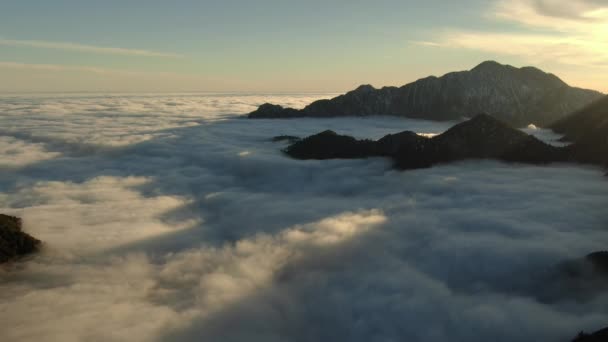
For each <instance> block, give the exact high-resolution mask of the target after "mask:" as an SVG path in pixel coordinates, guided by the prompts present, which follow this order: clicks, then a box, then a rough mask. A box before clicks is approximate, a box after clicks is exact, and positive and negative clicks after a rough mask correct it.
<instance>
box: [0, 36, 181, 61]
mask: <svg viewBox="0 0 608 342" xmlns="http://www.w3.org/2000/svg"><path fill="white" fill-rule="evenodd" d="M0 45H4V46H15V47H21V46H23V47H32V48H40V49H55V50H67V51H78V52H88V53H96V54H110V55H123V56H141V57H163V58H182V57H183V56H182V55H179V54H173V53H165V52H156V51H148V50H139V49H125V48H115V47H102V46H94V45H84V44H76V43H69V42H49V41H42V40H16V39H1V38H0Z"/></svg>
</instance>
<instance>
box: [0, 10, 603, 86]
mask: <svg viewBox="0 0 608 342" xmlns="http://www.w3.org/2000/svg"><path fill="white" fill-rule="evenodd" d="M605 3H606V2H605V1H601V0H573V1H570V2H564V1H561V0H559V1H557V0H493V1H480V0H463V1H439V0H430V1H425V2H424V3H423V2H421V1H410V0H402V1H392V0H383V1H382V0H379V1H373V2H372V1H342V0H339V1H331V2H330V1H316V0H313V1H306V2H303V1H273V0H261V1H236V0H225V1H204V0H203V1H191V0H181V1H180V0H177V1H157V0H151V1H113V0H112V1H85V0H81V1H67V0H54V1H32V0H5V1H3V2H2V3H0V77H2V78H3V79H5V80H6V79H10V80H12V82H3V83H4V84H2V85H0V91H3V92H10V91H272V92H274V91H284V92H290V91H344V90H348V89H350V88H353V87H355V86H356V85H358V84H362V83H371V84H373V85H375V86H383V85H401V84H404V83H408V82H410V81H413V80H415V79H417V78H419V77H424V76H427V75H430V74H435V75H439V74H442V73H445V72H448V71H452V70H464V69H470V68H472V67H474V66H475V65H476V64H478V63H479V62H481V61H483V60H487V59H493V60H497V61H500V62H503V63H509V64H514V65H518V66H520V65H536V66H539V67H541V68H543V69H545V70H547V71H550V72H553V73H555V74H557V75H558V76H561V77H562V78H563V79H564V80H566V81H567V82H569V83H572V84H573V85H578V86H582V87H589V88H595V89H599V90H603V91H606V90H608V86H604V84H608V82H606V81H608V79H607V78H608V77H605V76H603V74H606V68H607V67H608V42H607V38H606V37H607V36H608V29H607V24H606V23H607V22H608V4H605Z"/></svg>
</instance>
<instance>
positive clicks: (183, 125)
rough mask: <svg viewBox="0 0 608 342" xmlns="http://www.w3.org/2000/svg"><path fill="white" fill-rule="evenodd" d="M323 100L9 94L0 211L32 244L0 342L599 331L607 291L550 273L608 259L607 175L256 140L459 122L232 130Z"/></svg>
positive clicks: (505, 337)
mask: <svg viewBox="0 0 608 342" xmlns="http://www.w3.org/2000/svg"><path fill="white" fill-rule="evenodd" d="M330 96H331V94H307V95H253V94H252V95H248V94H206V95H201V94H147V95H145V94H144V95H135V94H132V95H124V94H123V95H101V94H100V95H97V94H88V95H87V94H65V95H48V94H47V95H14V96H3V97H1V98H0V213H6V214H13V215H18V216H21V217H22V218H23V219H24V225H25V230H26V231H27V232H28V233H30V234H32V235H34V236H36V237H37V238H39V239H41V240H43V241H44V249H43V250H42V252H41V253H40V254H38V255H35V256H32V257H28V258H27V259H26V260H25V261H23V262H19V263H13V264H9V265H5V266H2V268H0V313H1V315H2V319H0V340H1V341H41V340H43V341H62V342H70V341H145V342H148V341H228V342H229V341H285V342H287V341H294V342H295V341H311V342H313V341H314V342H317V341H362V342H363V341H365V342H369V341H383V342H384V341H509V342H512V341H567V340H569V338H571V337H573V336H574V335H575V334H576V333H577V332H578V331H580V330H595V329H598V328H601V327H603V326H605V325H606V323H607V322H608V294H603V293H601V292H597V293H592V294H588V295H585V296H581V295H580V294H576V293H572V291H566V290H564V288H565V287H563V286H560V284H559V278H556V276H555V275H556V266H557V265H558V264H559V263H561V262H563V261H566V260H569V259H576V258H580V257H582V256H584V255H586V254H588V253H590V252H592V251H597V250H602V249H606V242H607V241H608V211H606V210H605V208H606V204H607V202H608V179H606V177H604V176H603V174H602V172H601V170H599V169H595V168H592V167H580V166H574V165H553V166H545V167H535V166H528V165H517V164H504V163H499V162H494V161H470V162H463V163H456V164H451V165H445V166H441V167H435V168H431V169H427V170H414V171H406V172H400V171H395V170H393V169H392V168H391V163H390V161H389V160H386V159H383V158H372V159H367V160H328V161H298V160H292V159H289V158H287V157H286V156H285V155H283V154H282V153H281V151H280V150H281V148H283V147H284V146H285V145H284V143H275V142H272V141H270V138H272V137H273V136H276V135H282V134H287V135H297V136H305V135H309V134H313V133H317V132H319V131H322V130H325V129H332V130H335V131H337V132H338V133H344V134H350V135H354V136H356V137H359V138H374V139H376V138H380V137H382V136H383V135H385V134H388V133H395V132H399V131H402V130H406V129H407V130H413V131H416V132H419V133H424V134H429V135H432V134H437V133H441V132H442V131H444V130H446V129H447V128H449V127H450V126H451V125H452V124H453V122H446V123H436V122H427V121H419V120H406V119H399V118H386V117H375V118H359V119H355V118H348V119H296V120H255V121H253V120H247V119H243V118H242V117H241V116H240V114H243V113H246V112H249V111H251V110H253V109H255V108H256V106H258V105H259V104H261V103H264V102H273V103H279V104H283V105H288V106H294V107H303V106H304V105H305V104H307V103H309V102H311V101H312V100H314V99H318V98H324V97H330ZM527 131H528V132H529V133H533V134H535V135H537V136H539V137H540V138H542V139H544V140H547V141H554V140H555V139H556V138H557V137H556V136H555V135H552V134H551V133H550V132H547V131H544V130H541V129H537V128H534V127H530V128H528V129H527Z"/></svg>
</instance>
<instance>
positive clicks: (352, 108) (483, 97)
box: [248, 61, 602, 126]
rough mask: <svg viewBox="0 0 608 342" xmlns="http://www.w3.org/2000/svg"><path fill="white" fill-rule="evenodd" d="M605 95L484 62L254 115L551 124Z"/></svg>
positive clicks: (548, 76) (531, 71)
mask: <svg viewBox="0 0 608 342" xmlns="http://www.w3.org/2000/svg"><path fill="white" fill-rule="evenodd" d="M601 96H602V94H601V93H599V92H596V91H592V90H585V89H580V88H574V87H570V86H568V85H567V84H566V83H565V82H563V81H562V80H560V79H559V78H558V77H557V76H555V75H553V74H548V73H545V72H543V71H541V70H539V69H536V68H533V67H524V68H515V67H512V66H509V65H502V64H499V63H497V62H493V61H488V62H483V63H481V64H480V65H478V66H477V67H475V68H473V69H472V70H470V71H461V72H453V73H449V74H446V75H444V76H442V77H434V76H431V77H427V78H423V79H420V80H418V81H416V82H413V83H410V84H407V85H404V86H402V87H399V88H398V87H384V88H381V89H376V88H374V87H372V86H371V85H362V86H360V87H358V88H357V89H355V90H353V91H351V92H348V93H346V94H344V95H340V96H338V97H335V98H333V99H330V100H319V101H315V102H313V103H311V104H310V105H308V106H307V107H305V108H304V109H300V110H298V109H293V108H283V107H281V106H277V105H272V104H269V103H266V104H263V105H262V106H260V107H259V108H258V109H257V110H255V111H253V112H251V113H250V114H249V115H248V117H249V118H252V119H257V118H295V117H339V116H370V115H393V116H402V117H409V118H419V119H427V120H459V119H462V118H464V117H467V116H468V115H469V114H470V113H479V112H485V113H489V114H490V115H491V116H493V117H496V118H498V119H500V120H502V121H505V122H507V123H509V124H511V125H515V126H525V125H528V124H530V123H534V124H536V125H539V126H545V125H547V124H549V123H551V122H554V121H556V120H558V119H560V118H563V117H565V116H566V115H567V114H570V113H572V112H573V111H575V110H578V109H580V108H582V107H584V106H586V105H588V104H590V103H591V102H593V101H594V100H597V99H598V98H600V97H601Z"/></svg>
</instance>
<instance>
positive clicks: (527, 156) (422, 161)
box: [276, 96, 608, 169]
mask: <svg viewBox="0 0 608 342" xmlns="http://www.w3.org/2000/svg"><path fill="white" fill-rule="evenodd" d="M554 129H555V130H556V131H558V132H561V133H563V134H565V138H566V139H568V140H570V141H571V142H572V143H571V144H570V145H568V146H564V147H556V146H552V145H549V144H547V143H545V142H543V141H541V140H538V139H537V138H535V137H534V136H532V135H528V134H526V133H524V132H522V131H520V130H518V129H516V128H514V127H512V126H510V125H509V124H507V123H505V122H503V121H501V120H499V119H496V118H494V117H492V116H490V115H488V114H479V115H477V116H475V117H473V118H472V119H470V120H467V121H464V122H462V123H459V124H457V125H455V126H453V127H452V128H450V129H449V130H447V131H446V132H444V133H442V134H440V135H437V136H435V137H432V138H428V137H424V136H420V135H418V134H416V133H415V132H410V131H404V132H400V133H397V134H389V135H386V136H384V137H383V138H381V139H379V140H377V141H374V140H357V139H355V138H353V137H350V136H346V135H339V134H337V133H335V132H333V131H324V132H321V133H318V134H315V135H312V136H309V137H307V138H304V139H301V140H298V139H297V138H295V137H289V139H288V141H290V142H291V144H290V145H289V146H288V147H287V148H286V149H285V150H284V151H285V153H287V154H288V155H289V156H291V157H293V158H296V159H336V158H340V159H352V158H367V157H390V158H392V159H393V160H394V162H395V166H396V167H397V168H400V169H417V168H426V167H431V166H433V165H437V164H444V163H449V162H454V161H460V160H466V159H496V160H502V161H506V162H519V163H530V164H546V163H553V162H574V163H586V164H595V165H600V166H606V167H608V96H607V97H605V98H603V99H601V100H599V101H597V102H595V103H593V104H592V105H590V106H588V107H586V108H584V109H582V110H580V111H579V112H576V113H574V114H572V115H570V116H568V117H566V118H564V119H563V120H561V121H559V122H557V123H556V124H555V125H554ZM280 140H287V139H283V138H281V139H276V141H280Z"/></svg>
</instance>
